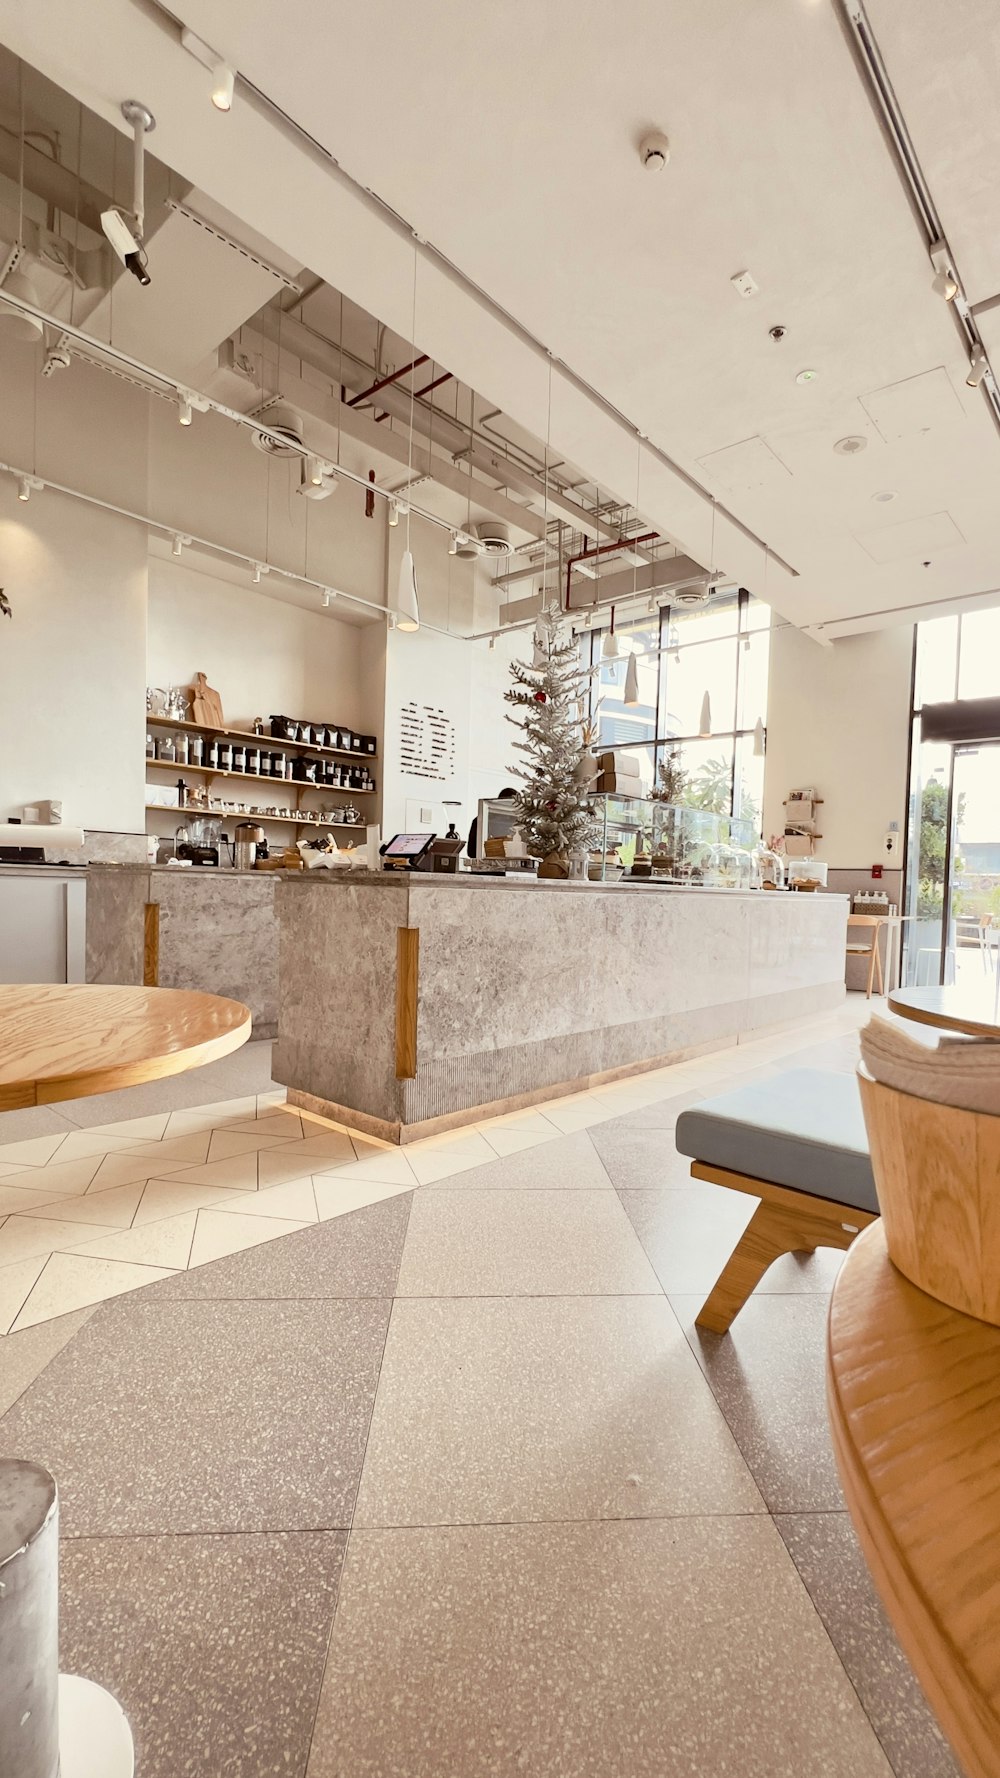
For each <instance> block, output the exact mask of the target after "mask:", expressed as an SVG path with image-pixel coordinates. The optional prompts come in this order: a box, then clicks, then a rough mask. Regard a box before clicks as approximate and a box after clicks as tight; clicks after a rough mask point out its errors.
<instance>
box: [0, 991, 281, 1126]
mask: <svg viewBox="0 0 1000 1778" xmlns="http://www.w3.org/2000/svg"><path fill="white" fill-rule="evenodd" d="M249 1035H250V1010H249V1008H248V1007H246V1006H241V1004H240V1002H239V1001H238V1000H222V999H220V998H219V997H218V995H215V994H195V993H189V992H188V991H187V990H186V989H181V988H116V987H107V988H105V987H96V986H93V987H92V986H84V985H83V984H78V983H74V984H71V985H69V986H66V985H62V984H49V983H46V984H41V985H38V986H35V985H31V986H21V985H20V984H17V985H14V986H9V985H8V986H4V985H0V1111H14V1110H17V1109H19V1108H21V1107H23V1106H25V1105H49V1104H52V1103H53V1102H54V1101H55V1100H58V1099H79V1098H83V1097H85V1096H86V1095H87V1094H89V1093H110V1092H113V1091H114V1090H115V1088H117V1087H129V1086H136V1085H138V1084H139V1083H140V1082H142V1081H147V1080H159V1079H160V1078H161V1077H162V1076H163V1075H167V1074H182V1073H183V1072H184V1070H185V1069H187V1068H200V1067H201V1066H202V1064H203V1063H204V1062H214V1061H215V1060H216V1058H217V1057H218V1056H225V1055H228V1053H229V1051H230V1050H235V1049H239V1047H240V1045H241V1044H242V1043H246V1040H247V1038H248V1037H249Z"/></svg>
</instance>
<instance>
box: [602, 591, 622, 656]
mask: <svg viewBox="0 0 1000 1778" xmlns="http://www.w3.org/2000/svg"><path fill="white" fill-rule="evenodd" d="M618 654H619V649H618V637H617V636H616V635H615V608H614V606H613V605H612V607H611V628H610V630H605V632H604V641H603V643H602V644H601V659H602V660H605V661H616V660H617V659H618Z"/></svg>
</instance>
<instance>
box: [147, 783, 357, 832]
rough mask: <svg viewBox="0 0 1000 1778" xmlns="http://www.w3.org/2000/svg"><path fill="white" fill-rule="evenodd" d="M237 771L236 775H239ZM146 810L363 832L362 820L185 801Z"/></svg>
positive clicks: (148, 806) (217, 818) (154, 806)
mask: <svg viewBox="0 0 1000 1778" xmlns="http://www.w3.org/2000/svg"><path fill="white" fill-rule="evenodd" d="M239 775H240V774H239V773H238V772H237V774H236V776H237V777H239ZM146 808H147V810H150V809H151V810H152V811H153V813H154V814H155V815H193V816H194V817H195V818H196V819H197V817H198V816H199V815H204V816H207V817H208V819H209V820H212V821H276V822H278V824H279V826H281V827H315V828H317V829H318V830H319V831H320V832H322V831H323V829H324V828H343V829H344V830H345V831H346V832H348V833H364V832H365V831H366V827H365V823H364V822H363V821H302V820H299V818H298V817H297V816H296V815H258V813H257V811H256V810H255V809H200V808H194V807H192V805H191V804H190V803H186V804H185V805H184V807H183V808H177V809H168V808H165V807H164V805H163V804H162V803H147V804H146Z"/></svg>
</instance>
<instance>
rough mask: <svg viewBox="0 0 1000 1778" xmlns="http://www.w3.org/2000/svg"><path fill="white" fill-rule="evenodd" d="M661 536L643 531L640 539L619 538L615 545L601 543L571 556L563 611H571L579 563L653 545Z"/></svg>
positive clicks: (657, 533) (657, 532)
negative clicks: (571, 598) (619, 551)
mask: <svg viewBox="0 0 1000 1778" xmlns="http://www.w3.org/2000/svg"><path fill="white" fill-rule="evenodd" d="M659 535H660V533H659V531H643V532H642V533H641V535H640V536H638V537H619V538H618V539H617V541H616V542H615V543H599V544H597V545H595V547H594V548H593V549H582V550H580V551H578V553H577V554H576V555H575V556H570V557H569V559H568V560H567V563H566V598H565V601H564V604H563V610H564V611H568V610H569V609H570V603H569V592H570V585H571V582H570V575H571V574H572V572H573V569H574V568H575V567H576V564H577V562H589V561H592V560H593V558H594V556H607V555H614V554H616V552H617V551H618V550H623V549H635V546H636V544H637V543H652V542H653V541H654V540H655V539H656V538H658V537H659Z"/></svg>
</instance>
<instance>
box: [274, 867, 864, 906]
mask: <svg viewBox="0 0 1000 1778" xmlns="http://www.w3.org/2000/svg"><path fill="white" fill-rule="evenodd" d="M275 875H276V876H280V877H281V878H282V879H283V880H284V881H286V882H289V883H295V882H300V883H309V882H313V881H318V882H324V883H339V884H344V883H349V884H352V885H354V886H355V887H356V886H358V885H360V884H365V885H366V886H370V887H371V888H384V887H388V886H389V885H391V884H393V883H395V884H399V883H405V884H407V885H408V886H410V887H415V888H421V887H426V886H428V885H432V886H434V887H436V888H441V889H448V890H460V889H490V890H498V889H499V890H505V891H508V892H511V891H513V892H517V893H519V892H522V891H526V890H530V891H531V892H532V893H533V894H538V893H540V892H543V891H549V890H554V891H555V892H556V893H558V894H566V893H567V891H569V892H576V893H577V894H581V895H583V894H586V895H593V894H594V892H595V891H597V892H598V893H604V894H615V895H618V896H621V895H625V896H628V897H629V898H630V899H635V898H641V897H642V896H643V895H647V896H648V895H649V893H650V892H651V891H652V892H656V893H659V894H660V895H688V896H689V895H711V896H718V895H721V896H724V897H725V899H726V900H727V901H755V902H756V901H774V902H776V903H780V904H784V903H785V902H787V901H789V900H791V899H792V897H791V892H790V891H788V890H783V891H776V890H770V891H768V890H761V889H723V888H719V887H715V886H709V885H704V884H700V883H658V882H655V881H642V880H639V881H637V882H632V883H629V882H625V881H622V880H619V881H618V882H614V883H595V882H590V881H587V882H583V881H581V880H580V879H577V880H576V881H575V882H566V881H563V880H560V879H559V878H557V877H542V878H541V879H540V880H539V879H538V878H537V877H535V876H528V875H521V874H518V875H516V876H515V875H511V876H492V875H490V874H489V873H488V872H484V871H462V872H460V873H459V874H458V875H457V876H452V875H451V874H449V873H448V872H446V871H442V872H439V873H437V872H433V871H367V870H364V871H362V870H340V871H332V870H322V869H320V870H312V871H276V872H275ZM794 899H795V901H796V902H799V903H801V902H805V901H808V900H809V899H810V897H809V896H808V895H802V894H800V893H798V892H796V894H795V897H794ZM816 899H818V900H823V901H831V900H833V901H846V900H848V899H849V897H847V896H846V895H838V894H836V893H826V894H824V895H822V896H817V897H816Z"/></svg>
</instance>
